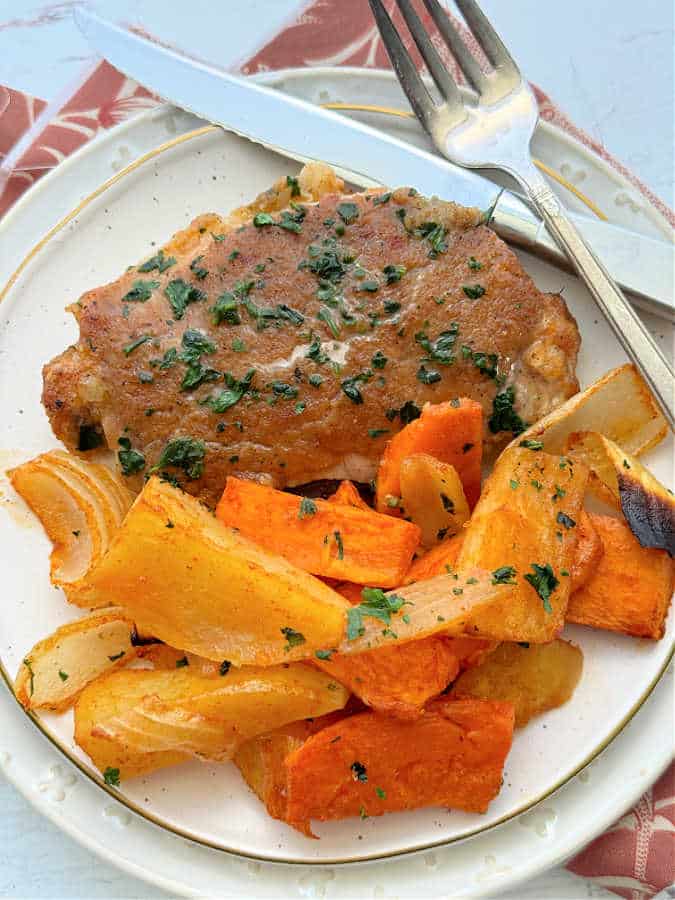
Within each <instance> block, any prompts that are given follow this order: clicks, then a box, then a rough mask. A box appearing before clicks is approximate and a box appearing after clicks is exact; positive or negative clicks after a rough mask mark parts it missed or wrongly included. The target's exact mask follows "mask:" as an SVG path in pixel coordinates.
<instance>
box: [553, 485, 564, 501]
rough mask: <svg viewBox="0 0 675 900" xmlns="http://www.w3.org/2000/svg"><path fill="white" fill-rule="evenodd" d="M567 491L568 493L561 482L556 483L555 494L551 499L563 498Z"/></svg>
mask: <svg viewBox="0 0 675 900" xmlns="http://www.w3.org/2000/svg"><path fill="white" fill-rule="evenodd" d="M566 493H567V491H566V490H565V488H561V487H560V485H559V484H556V485H555V494H553V496H552V497H551V500H553V501H555V500H562V498H563V497H564V496H565V494H566Z"/></svg>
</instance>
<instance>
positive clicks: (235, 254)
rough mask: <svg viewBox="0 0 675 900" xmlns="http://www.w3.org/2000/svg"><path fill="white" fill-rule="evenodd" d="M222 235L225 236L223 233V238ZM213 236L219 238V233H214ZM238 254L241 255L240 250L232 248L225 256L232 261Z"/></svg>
mask: <svg viewBox="0 0 675 900" xmlns="http://www.w3.org/2000/svg"><path fill="white" fill-rule="evenodd" d="M224 237H225V235H223V238H224ZM215 238H216V240H218V239H219V238H220V235H215ZM238 256H241V251H240V250H233V251H232V253H230V254H229V256H228V257H227V258H228V261H229V262H234V261H235V259H236V258H237V257H238Z"/></svg>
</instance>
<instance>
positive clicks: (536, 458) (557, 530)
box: [457, 444, 588, 643]
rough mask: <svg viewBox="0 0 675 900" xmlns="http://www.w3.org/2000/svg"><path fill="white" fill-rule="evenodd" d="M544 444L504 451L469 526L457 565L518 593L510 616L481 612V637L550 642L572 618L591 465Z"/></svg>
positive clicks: (476, 621)
mask: <svg viewBox="0 0 675 900" xmlns="http://www.w3.org/2000/svg"><path fill="white" fill-rule="evenodd" d="M538 446H539V445H537V444H534V445H533V446H532V447H531V446H523V447H511V448H509V449H507V450H505V451H504V453H502V455H501V456H500V457H499V459H498V460H497V463H496V465H495V468H494V470H493V471H492V474H491V475H490V477H489V479H488V480H487V482H486V484H485V486H484V489H483V493H482V494H481V498H480V500H479V501H478V504H477V506H476V508H475V510H474V513H473V516H472V517H471V521H470V522H469V525H468V527H467V528H466V529H464V543H463V544H462V549H461V551H460V554H459V557H458V559H457V570H458V571H463V570H465V569H468V568H470V567H472V566H480V567H481V568H483V569H487V570H488V571H490V572H492V574H493V577H494V580H495V581H496V582H501V583H511V584H514V585H515V587H514V590H515V591H516V597H515V601H514V603H513V605H512V606H511V608H510V609H509V610H507V611H506V614H504V615H501V614H500V615H499V616H496V615H494V614H493V613H494V611H490V610H486V611H485V613H478V614H477V615H476V616H475V617H473V624H474V625H475V626H476V628H477V633H476V635H477V636H478V635H480V636H481V637H486V638H490V639H492V640H506V641H509V640H510V641H531V642H533V643H547V642H548V641H551V640H553V638H554V637H556V635H557V634H558V632H559V631H560V630H561V629H562V627H563V623H564V621H565V610H566V609H567V601H568V599H569V593H570V569H571V566H572V562H573V559H574V551H575V545H576V531H575V529H576V522H577V519H578V518H579V514H580V512H581V504H582V501H583V497H584V491H585V488H586V482H587V480H588V470H587V469H586V467H585V466H584V465H583V464H581V463H574V464H572V463H571V462H570V461H569V460H568V459H567V458H566V457H560V456H552V455H551V454H549V453H544V452H543V451H542V450H540V449H537V447H538Z"/></svg>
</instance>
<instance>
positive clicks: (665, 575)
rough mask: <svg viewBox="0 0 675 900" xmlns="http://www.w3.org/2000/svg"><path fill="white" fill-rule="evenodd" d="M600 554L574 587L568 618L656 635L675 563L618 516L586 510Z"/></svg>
mask: <svg viewBox="0 0 675 900" xmlns="http://www.w3.org/2000/svg"><path fill="white" fill-rule="evenodd" d="M590 518H591V521H592V523H593V527H594V528H595V530H596V531H597V533H598V534H599V536H600V540H601V541H602V546H603V554H602V556H601V558H600V560H599V562H598V564H597V566H596V568H595V571H594V573H593V575H592V577H591V578H590V580H589V581H588V582H587V583H586V584H585V585H583V587H581V588H580V589H579V590H578V591H575V592H574V593H573V594H572V596H571V598H570V602H569V605H568V607H567V621H568V622H575V623H576V624H578V625H590V626H592V627H593V628H603V629H606V630H608V631H618V632H622V633H623V634H629V635H633V636H634V637H644V638H651V639H652V640H659V639H660V638H662V637H663V635H664V632H665V622H666V616H667V615H668V609H669V607H670V602H671V598H672V595H673V578H674V573H675V564H674V563H673V560H672V559H671V558H670V557H669V556H668V554H667V553H666V551H665V550H654V549H651V548H647V547H641V546H640V544H639V542H638V541H637V539H636V538H635V537H634V535H633V534H632V533H631V530H630V528H629V527H628V525H627V524H626V523H625V522H622V521H621V520H620V519H615V518H612V517H611V516H600V515H596V514H595V513H590Z"/></svg>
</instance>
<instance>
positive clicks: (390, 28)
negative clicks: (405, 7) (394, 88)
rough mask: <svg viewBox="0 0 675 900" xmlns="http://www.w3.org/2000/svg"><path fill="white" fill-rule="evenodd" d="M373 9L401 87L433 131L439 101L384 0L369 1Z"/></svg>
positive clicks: (418, 114)
mask: <svg viewBox="0 0 675 900" xmlns="http://www.w3.org/2000/svg"><path fill="white" fill-rule="evenodd" d="M368 2H369V3H370V8H371V10H372V11H373V16H374V17H375V22H376V24H377V28H378V30H379V32H380V37H381V38H382V43H383V44H384V46H385V48H386V51H387V54H388V56H389V59H390V60H391V64H392V66H393V67H394V70H395V71H396V74H397V75H398V80H399V81H400V83H401V87H402V88H403V90H404V91H405V94H406V97H407V98H408V100H409V101H410V105H411V106H412V108H413V111H414V113H415V115H416V116H417V118H418V119H419V120H420V122H421V123H422V125H423V127H424V128H425V130H426V131H428V132H430V131H431V125H432V121H433V117H434V114H435V113H436V111H437V110H436V104H435V103H434V101H433V99H432V98H431V95H430V94H429V91H428V90H427V89H426V87H425V86H424V82H423V81H422V79H421V78H420V75H419V73H418V71H417V69H416V68H415V64H414V62H413V61H412V59H411V57H410V54H409V53H408V51H407V50H406V48H405V45H404V44H403V41H402V40H401V38H400V36H399V33H398V32H397V31H396V29H395V28H394V24H393V22H392V21H391V19H390V18H389V13H388V12H387V11H386V9H385V8H384V5H383V3H382V0H368Z"/></svg>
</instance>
